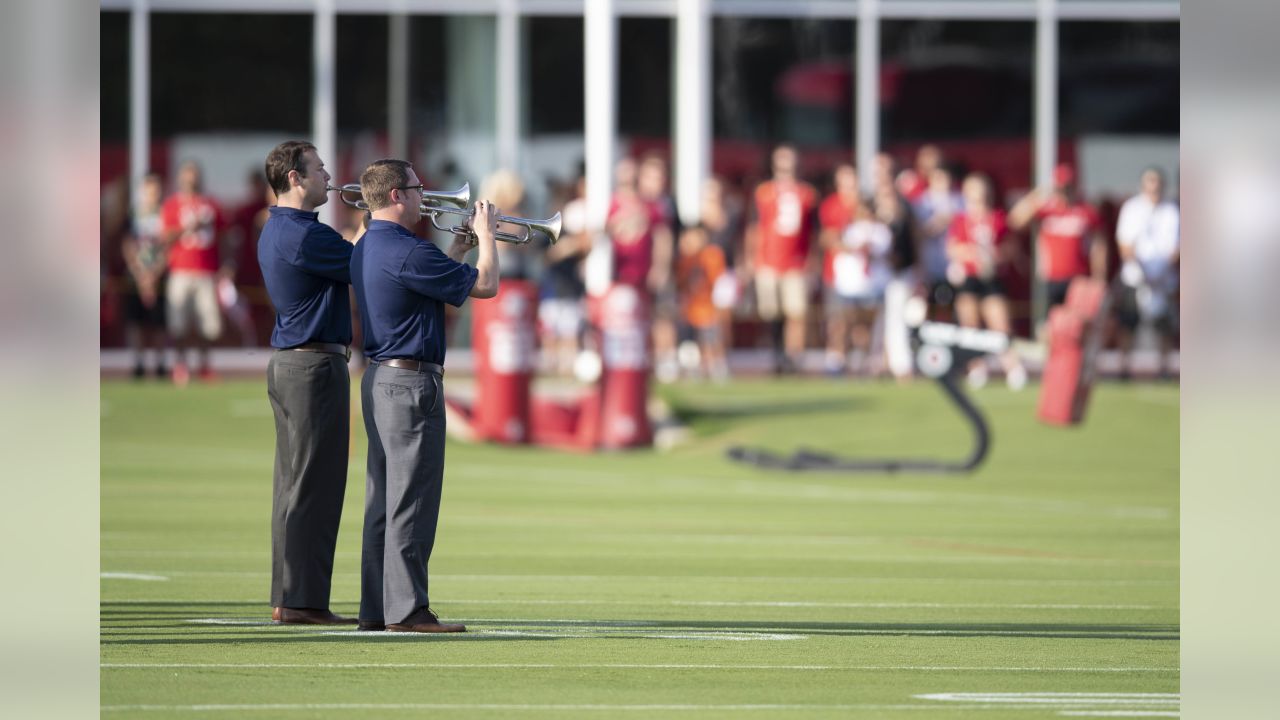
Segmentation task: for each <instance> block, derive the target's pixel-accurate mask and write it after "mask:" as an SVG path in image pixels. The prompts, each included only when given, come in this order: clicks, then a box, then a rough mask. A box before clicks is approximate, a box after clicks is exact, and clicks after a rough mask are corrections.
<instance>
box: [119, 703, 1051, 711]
mask: <svg viewBox="0 0 1280 720" xmlns="http://www.w3.org/2000/svg"><path fill="white" fill-rule="evenodd" d="M101 709H102V711H103V712H179V711H188V712H233V713H234V712H251V711H294V710H303V711H317V710H496V711H533V712H568V711H584V712H602V711H635V712H650V713H652V712H703V711H705V712H726V711H744V712H746V711H751V712H777V711H780V710H789V711H812V712H825V713H830V712H832V711H867V712H875V711H912V712H918V711H922V710H924V711H928V710H943V711H946V712H949V713H955V712H958V711H970V710H972V711H990V710H1024V711H1025V710H1028V709H1050V710H1051V709H1056V706H1053V705H1042V706H1034V705H1021V706H1016V705H1015V706H1010V705H971V706H966V707H963V708H961V707H955V706H942V705H908V704H898V705H893V704H885V705H876V704H869V703H867V704H825V705H819V704H813V705H809V704H805V705H778V704H773V705H745V704H743V705H692V704H669V705H606V704H545V705H532V704H502V703H270V704H250V703H244V704H236V705H232V704H218V705H212V704H211V705H103V706H102V708H101Z"/></svg>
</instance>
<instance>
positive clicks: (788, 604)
mask: <svg viewBox="0 0 1280 720" xmlns="http://www.w3.org/2000/svg"><path fill="white" fill-rule="evenodd" d="M108 602H111V603H116V604H129V605H146V604H159V603H165V604H179V603H186V602H189V603H190V604H191V605H193V606H199V605H201V602H200V601H199V600H189V601H188V600H178V599H154V598H152V599H136V598H130V599H123V600H110V601H108ZM218 602H219V603H245V604H248V603H252V602H255V601H254V600H219V601H218ZM331 602H332V603H334V604H344V603H348V602H355V601H354V600H332V601H331ZM436 603H438V604H439V605H441V606H443V605H504V606H505V605H574V606H590V605H610V606H626V607H635V606H639V607H766V608H841V609H854V610H904V609H905V610H917V609H940V610H947V609H960V610H1177V609H1178V607H1177V606H1176V605H1129V604H1123V605H1107V604H1101V605H1092V604H1076V603H932V602H896V603H890V602H809V601H786V600H783V601H774V600H759V601H754V600H643V599H635V600H584V599H581V598H565V599H507V598H480V599H477V598H442V599H440V600H437V601H436Z"/></svg>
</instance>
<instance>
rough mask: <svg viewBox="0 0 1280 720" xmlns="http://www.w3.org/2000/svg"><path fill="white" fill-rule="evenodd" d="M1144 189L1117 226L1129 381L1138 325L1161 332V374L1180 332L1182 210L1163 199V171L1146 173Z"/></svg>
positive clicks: (1121, 317) (1120, 313) (1121, 314)
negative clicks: (1144, 324) (1176, 335)
mask: <svg viewBox="0 0 1280 720" xmlns="http://www.w3.org/2000/svg"><path fill="white" fill-rule="evenodd" d="M1140 188H1141V190H1140V191H1139V193H1138V194H1137V195H1134V196H1133V197H1131V198H1129V199H1128V200H1126V201H1125V203H1124V205H1123V206H1122V207H1121V208H1120V218H1119V221H1118V222H1117V224H1116V245H1117V246H1118V247H1119V251H1120V262H1121V267H1120V282H1121V285H1122V286H1123V292H1122V293H1121V295H1120V302H1119V304H1118V313H1117V314H1118V316H1119V320H1120V329H1121V332H1120V349H1121V351H1122V352H1123V353H1124V366H1123V367H1124V370H1123V371H1122V372H1123V376H1124V377H1128V375H1129V371H1130V367H1131V365H1130V362H1131V350H1132V349H1133V337H1134V333H1135V331H1136V330H1137V328H1138V326H1139V325H1141V324H1143V323H1150V324H1151V325H1152V327H1154V328H1155V330H1156V331H1157V332H1158V333H1159V334H1160V350H1161V353H1160V374H1161V376H1162V377H1163V376H1164V375H1165V374H1166V372H1167V370H1166V366H1165V363H1166V362H1167V360H1168V355H1169V351H1170V349H1171V348H1172V346H1173V339H1174V335H1175V334H1176V333H1177V331H1178V312H1177V293H1178V257H1179V255H1178V234H1179V211H1178V206H1177V205H1176V204H1175V203H1173V202H1172V201H1170V200H1167V199H1165V197H1164V192H1165V176H1164V171H1163V170H1161V169H1160V168H1157V167H1149V168H1147V169H1146V170H1143V171H1142V179H1141V183H1140Z"/></svg>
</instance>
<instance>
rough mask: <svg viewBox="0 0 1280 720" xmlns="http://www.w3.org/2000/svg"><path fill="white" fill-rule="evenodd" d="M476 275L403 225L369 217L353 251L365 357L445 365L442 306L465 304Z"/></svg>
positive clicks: (352, 277) (352, 265)
mask: <svg viewBox="0 0 1280 720" xmlns="http://www.w3.org/2000/svg"><path fill="white" fill-rule="evenodd" d="M476 275H477V272H476V269H475V268H474V267H471V266H470V265H467V264H466V263H460V262H457V261H456V260H453V259H451V258H450V257H449V256H448V255H445V254H444V252H442V251H441V250H440V248H438V247H436V246H435V245H434V244H433V243H431V242H428V241H426V240H420V239H418V238H417V237H416V236H415V235H414V234H413V233H412V232H410V231H409V230H408V229H407V228H405V227H404V226H402V225H399V224H397V223H393V222H389V221H387V220H373V221H371V222H370V223H369V230H368V231H367V232H366V233H365V234H364V237H362V238H360V242H358V243H356V247H355V251H354V252H352V253H351V285H352V287H354V288H355V290H356V304H357V305H359V306H360V327H361V328H362V330H363V332H364V354H365V356H366V357H368V358H369V359H370V360H389V359H391V358H409V359H411V360H422V361H425V362H433V363H438V364H440V365H443V364H444V347H445V337H444V304H445V303H449V304H450V305H453V306H454V307H459V306H461V305H462V303H464V302H466V300H467V297H469V296H470V294H471V287H472V286H473V285H475V284H476Z"/></svg>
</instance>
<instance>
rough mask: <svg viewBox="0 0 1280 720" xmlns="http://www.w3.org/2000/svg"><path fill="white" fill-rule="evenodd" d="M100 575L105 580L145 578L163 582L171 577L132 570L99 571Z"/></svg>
mask: <svg viewBox="0 0 1280 720" xmlns="http://www.w3.org/2000/svg"><path fill="white" fill-rule="evenodd" d="M98 576H99V577H100V578H102V579H103V580H145V581H150V582H163V581H165V580H168V579H169V578H167V577H165V576H164V575H151V574H147V573H130V572H104V573H99V574H98Z"/></svg>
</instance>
